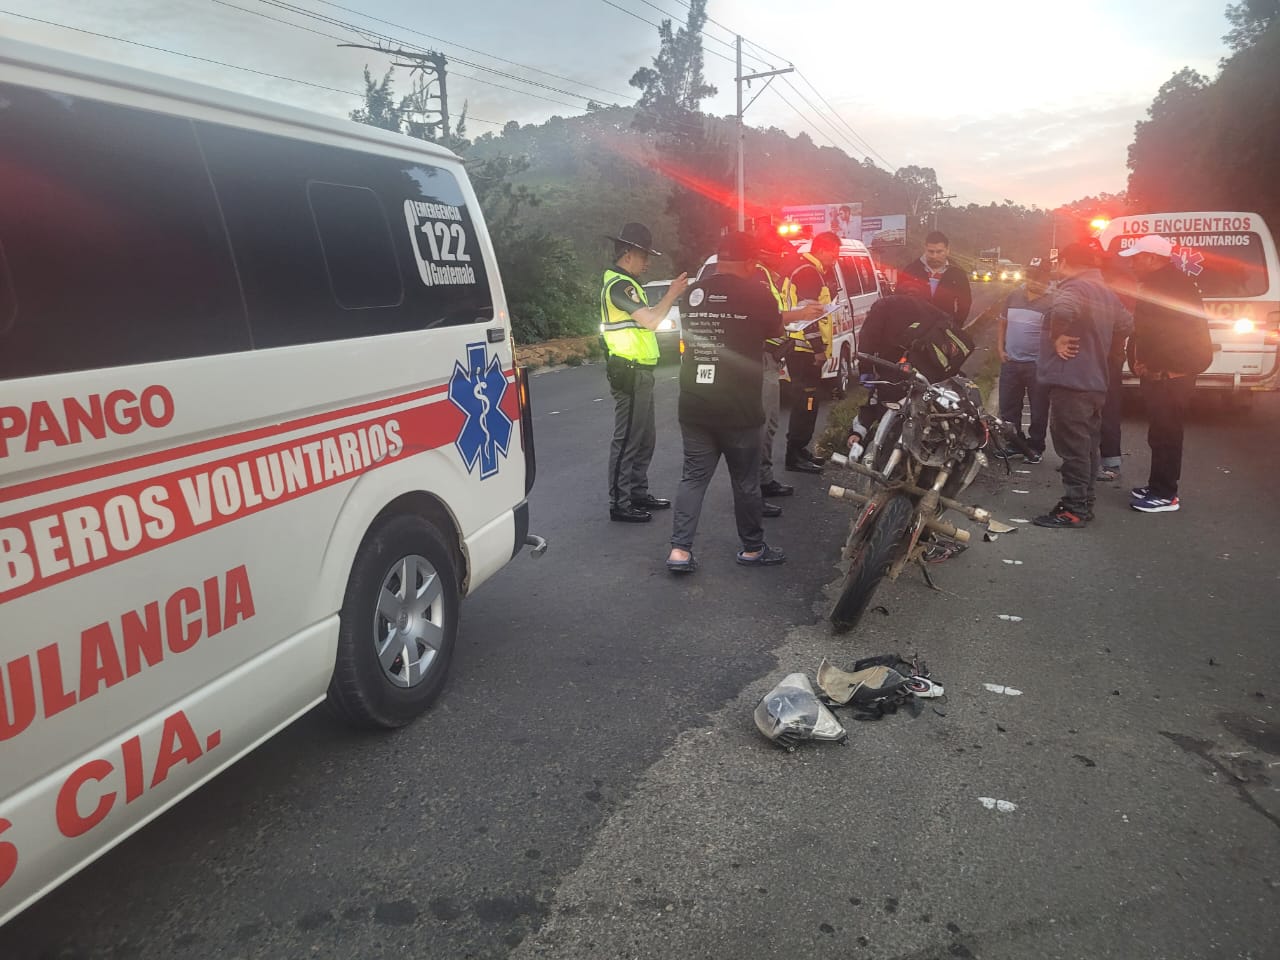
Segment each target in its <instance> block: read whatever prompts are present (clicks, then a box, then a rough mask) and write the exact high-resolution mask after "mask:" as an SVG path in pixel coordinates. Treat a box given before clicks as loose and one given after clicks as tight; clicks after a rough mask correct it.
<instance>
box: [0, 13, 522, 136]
mask: <svg viewBox="0 0 1280 960" xmlns="http://www.w3.org/2000/svg"><path fill="white" fill-rule="evenodd" d="M0 14H5V15H7V16H10V17H16V18H18V19H19V20H29V21H31V22H32V23H40V24H44V25H45V26H47V27H58V28H59V29H61V30H70V31H71V32H73V33H82V34H85V35H86V36H90V37H97V38H99V39H100V40H111V41H114V42H115V43H127V44H129V45H130V46H134V47H142V48H143V49H146V50H154V51H156V52H157V53H167V54H171V55H172V56H175V57H185V58H187V59H188V60H198V61H200V62H201V63H209V64H213V65H214V66H217V67H226V68H227V69H229V70H240V71H243V72H244V73H252V74H255V75H256V76H259V77H268V78H270V79H272V80H284V81H287V82H288V83H296V84H300V85H301V86H304V87H313V88H314V89H316V90H324V91H326V92H328V93H340V94H342V95H344V96H348V97H355V98H357V99H359V100H363V99H364V98H365V95H364V94H363V93H358V92H357V91H355V90H343V89H341V88H339V87H330V86H326V85H325V84H323V83H315V82H313V81H311V80H300V79H299V78H297V77H288V76H285V75H284V74H280V73H269V72H267V71H266V70H257V69H255V68H253V67H244V66H241V65H240V64H238V63H228V62H227V61H225V60H215V59H214V58H212V57H202V56H199V55H197V54H194V53H186V52H184V51H182V50H172V49H170V48H168V47H160V46H156V45H155V44H152V43H143V42H142V41H141V40H130V39H128V38H126V37H115V36H112V35H111V34H109V33H99V32H98V31H96V30H86V29H85V28H83V27H73V26H71V25H70V24H66V23H57V22H55V21H53V20H42V19H40V18H39V17H32V16H29V15H27V14H25V13H17V12H15V11H13V10H0ZM467 119H468V120H475V121H476V122H477V123H489V124H493V125H494V126H496V127H501V126H505V123H504V122H503V121H499V120H486V119H484V118H483V117H472V116H468V117H467Z"/></svg>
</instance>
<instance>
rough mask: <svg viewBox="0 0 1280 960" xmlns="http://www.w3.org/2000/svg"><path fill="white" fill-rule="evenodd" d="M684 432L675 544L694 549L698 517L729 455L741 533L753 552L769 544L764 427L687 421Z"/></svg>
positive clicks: (735, 512) (747, 548) (673, 533)
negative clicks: (763, 487)
mask: <svg viewBox="0 0 1280 960" xmlns="http://www.w3.org/2000/svg"><path fill="white" fill-rule="evenodd" d="M680 434H681V436H682V437H683V438H684V469H683V471H682V472H681V476H680V487H679V489H678V490H677V491H676V508H675V515H674V516H673V517H672V522H671V546H673V547H676V548H678V549H680V550H692V549H693V536H694V534H695V533H697V532H698V517H699V516H701V514H702V500H703V498H704V497H705V496H706V495H707V487H708V486H709V485H710V483H711V478H712V477H713V476H715V472H716V467H718V466H719V465H720V457H721V456H722V455H723V456H724V462H725V463H726V464H728V466H729V480H730V482H731V483H732V484H733V515H734V519H735V520H736V521H737V523H738V539H739V540H741V541H742V549H743V550H745V551H746V552H747V553H753V552H755V551H756V550H759V549H760V548H761V547H762V546H764V519H763V517H764V501H763V500H762V499H761V498H760V428H759V427H706V426H702V425H701V424H696V423H681V424H680Z"/></svg>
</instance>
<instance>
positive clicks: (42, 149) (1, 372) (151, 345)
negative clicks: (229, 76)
mask: <svg viewBox="0 0 1280 960" xmlns="http://www.w3.org/2000/svg"><path fill="white" fill-rule="evenodd" d="M0 169H2V170H3V171H4V175H3V176H0V250H2V260H3V262H2V263H0V379H9V378H15V377H32V376H40V375H44V374H54V373H68V372H72V371H77V370H92V369H99V368H104V367H117V366H122V365H125V364H134V363H148V362H154V361H162V360H176V359H181V358H185V357H198V356H206V355H209V354H216V353H227V352H233V351H238V350H247V349H249V336H248V329H247V327H246V325H245V320H244V311H243V307H242V305H241V301H240V295H239V290H238V289H237V286H236V279H235V270H234V267H233V264H232V261H231V256H230V251H229V250H228V249H227V244H226V237H225V235H224V233H223V231H222V224H221V220H220V218H219V216H218V206H217V202H216V200H215V198H214V195H213V190H212V188H211V187H210V184H209V178H208V176H207V174H206V173H205V169H204V164H203V162H202V160H201V157H200V150H199V146H198V144H197V143H196V139H195V135H194V132H193V130H192V126H191V123H190V121H187V120H183V119H179V118H176V117H171V116H167V115H164V114H159V113H152V112H149V111H145V110H137V109H134V108H131V107H121V106H117V105H114V104H107V103H101V102H99V101H96V100H89V99H84V98H81V97H72V96H67V95H66V94H61V93H51V92H48V91H44V90H37V89H34V88H30V87H22V86H17V85H12V84H0Z"/></svg>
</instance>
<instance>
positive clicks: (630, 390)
mask: <svg viewBox="0 0 1280 960" xmlns="http://www.w3.org/2000/svg"><path fill="white" fill-rule="evenodd" d="M653 371H654V368H653V367H647V366H642V365H639V364H637V365H636V366H634V367H632V368H631V375H630V376H624V377H621V378H616V379H617V382H615V378H611V379H610V384H609V391H610V392H611V393H612V394H613V403H614V420H613V443H612V444H611V445H610V447H609V505H610V506H611V507H623V508H625V507H628V506H630V505H631V504H632V503H634V502H636V501H640V500H643V499H644V498H645V497H647V496H648V495H649V462H650V461H651V460H652V459H653V448H654V444H655V443H656V441H657V428H656V426H655V423H654V412H653Z"/></svg>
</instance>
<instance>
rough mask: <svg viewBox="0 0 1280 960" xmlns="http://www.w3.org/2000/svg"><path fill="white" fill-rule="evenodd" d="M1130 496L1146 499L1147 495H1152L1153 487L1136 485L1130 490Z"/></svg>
mask: <svg viewBox="0 0 1280 960" xmlns="http://www.w3.org/2000/svg"><path fill="white" fill-rule="evenodd" d="M1129 496H1131V497H1133V499H1135V500H1145V499H1146V498H1147V497H1149V496H1151V488H1150V487H1134V488H1133V489H1132V490H1130V491H1129Z"/></svg>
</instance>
